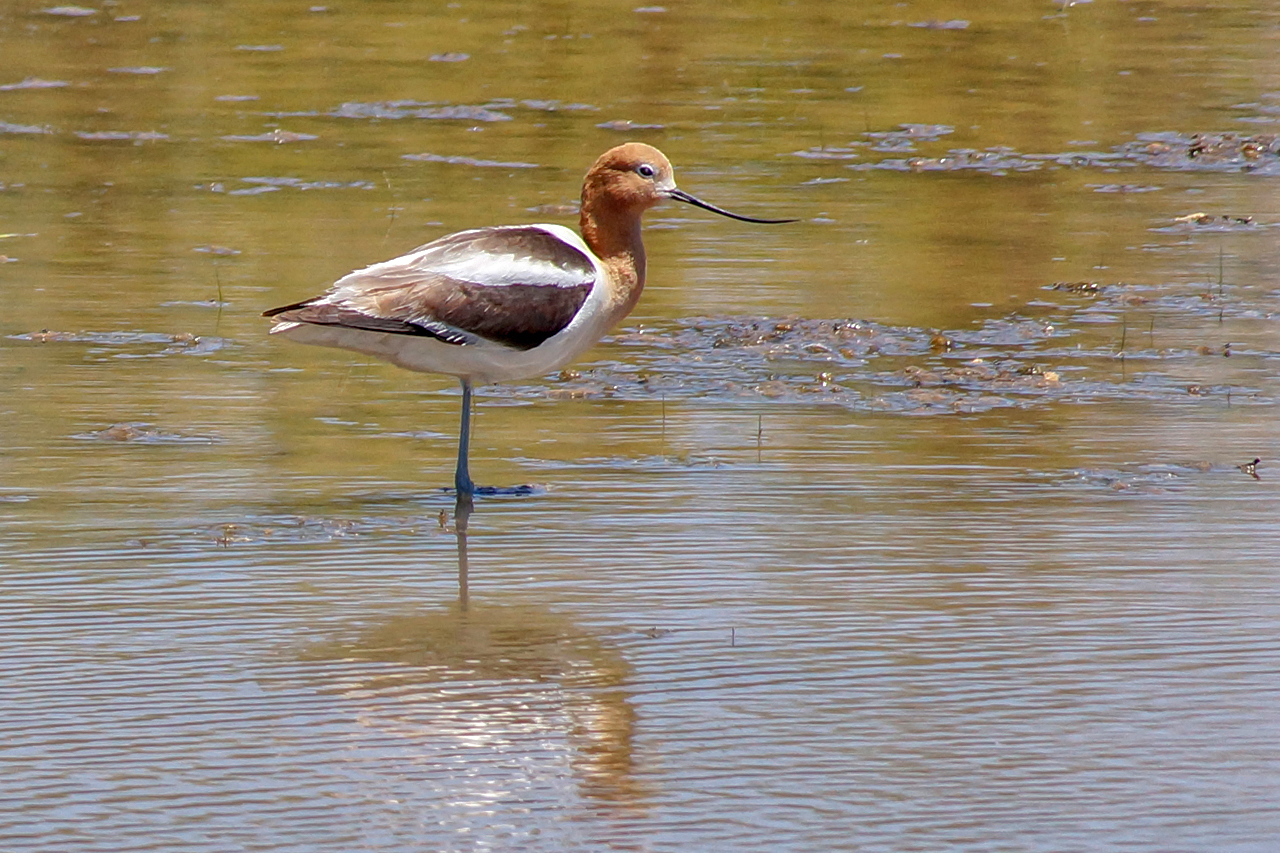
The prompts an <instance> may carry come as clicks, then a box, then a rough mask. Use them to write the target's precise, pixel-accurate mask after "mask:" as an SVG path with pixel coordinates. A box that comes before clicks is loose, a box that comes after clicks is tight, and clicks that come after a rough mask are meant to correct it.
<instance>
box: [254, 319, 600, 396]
mask: <svg viewBox="0 0 1280 853" xmlns="http://www.w3.org/2000/svg"><path fill="white" fill-rule="evenodd" d="M580 319H584V318H580ZM597 325H599V324H596V323H590V322H584V323H579V322H575V323H573V324H572V325H571V326H569V327H568V328H567V329H565V330H564V331H563V332H561V333H560V334H558V335H555V336H554V337H551V338H548V339H547V340H545V341H543V342H542V343H541V344H539V345H538V346H536V347H534V348H533V349H530V350H518V349H513V348H511V347H508V346H503V345H502V344H496V343H491V342H488V341H483V342H481V343H478V344H467V345H459V344H447V343H445V342H444V341H440V340H437V339H435V338H430V337H425V336H419V335H399V334H394V333H391V332H370V331H365V330H363V329H350V328H346V327H344V326H316V325H312V324H310V323H280V324H279V325H277V326H275V327H274V328H273V329H272V330H271V334H273V335H283V336H284V337H286V338H288V339H289V340H292V341H297V342H299V343H304V344H312V345H314V346H322V347H336V348H338V349H346V350H353V351H354V352H362V353H365V354H367V355H372V356H375V357H376V358H381V359H383V360H385V361H389V362H391V363H392V364H394V365H396V366H397V367H403V368H404V369H406V370H415V371H418V372H420V373H443V374H447V375H449V376H457V377H458V378H459V379H469V380H471V382H472V383H473V384H476V385H487V384H490V383H493V382H509V381H512V380H515V379H528V378H530V377H533V376H542V375H543V374H546V373H550V372H551V371H553V370H559V369H560V368H562V367H564V366H565V365H566V364H568V363H569V362H571V361H573V360H574V359H575V358H577V357H578V356H579V355H581V354H582V353H583V352H585V351H586V350H588V349H590V348H591V347H592V346H593V345H594V344H595V342H596V341H597V340H598V339H599V338H600V336H601V335H603V334H604V333H605V332H606V331H607V329H603V328H599V329H597V328H593V327H595V326H597Z"/></svg>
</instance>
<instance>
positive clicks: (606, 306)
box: [263, 142, 796, 499]
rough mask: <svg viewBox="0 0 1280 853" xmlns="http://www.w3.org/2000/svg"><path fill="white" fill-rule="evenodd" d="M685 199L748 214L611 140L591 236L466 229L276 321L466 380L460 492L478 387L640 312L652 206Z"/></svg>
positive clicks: (531, 372) (571, 349) (539, 365)
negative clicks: (643, 222)
mask: <svg viewBox="0 0 1280 853" xmlns="http://www.w3.org/2000/svg"><path fill="white" fill-rule="evenodd" d="M663 199H675V200H677V201H683V202H685V203H687V204H691V205H694V206H695V207H700V208H702V209H703V210H709V211H711V212H713V213H718V214H720V215H721V216H728V217H729V218H731V219H739V220H741V221H743V222H760V223H780V222H795V221H796V220H794V219H754V218H752V217H749V216H739V215H738V214H736V213H730V212H729V211H727V210H722V209H721V208H719V207H716V206H715V205H713V204H708V203H707V202H705V201H701V200H699V199H697V198H694V197H693V196H691V195H689V194H688V193H686V192H684V191H683V190H679V189H676V182H675V179H674V178H673V177H672V170H671V163H670V162H669V161H668V160H667V158H666V157H665V156H664V155H663V153H662V152H661V151H659V150H658V149H656V148H654V147H652V146H650V145H644V144H642V143H639V142H628V143H626V144H625V145H619V146H617V147H616V148H611V149H609V150H608V151H606V152H605V153H604V154H602V155H601V156H600V158H599V159H598V160H596V162H595V164H594V165H593V166H592V167H591V168H590V169H589V170H588V171H587V175H586V177H585V178H584V179H583V182H582V214H581V219H580V224H581V229H582V236H581V237H579V236H578V235H577V234H575V233H573V231H571V230H569V229H568V228H565V227H564V226H563V225H502V226H497V227H492V228H476V229H473V230H470V231H459V232H458V233H456V234H450V235H448V236H446V237H441V238H440V239H438V240H433V241H432V242H430V243H427V244H426V245H425V246H419V247H418V248H416V249H414V250H413V251H412V252H409V253H408V254H406V255H401V256H400V257H398V258H393V259H392V260H389V261H383V262H382V263H380V264H374V265H373V266H369V267H365V268H364V269H362V270H356V271H355V272H353V273H349V274H348V275H346V276H344V277H343V278H340V279H338V281H337V282H336V283H334V285H333V287H331V288H330V289H329V290H328V292H327V293H325V294H323V295H321V296H316V297H313V298H311V299H306V300H303V301H302V302H295V303H293V304H292V305H285V306H283V307H281V308H273V309H271V310H270V311H267V312H265V313H264V315H263V316H266V317H271V318H273V319H274V320H275V325H274V326H273V327H272V328H271V333H272V334H278V335H284V336H285V337H287V338H289V339H291V340H295V341H299V342H301V343H305V344H316V345H319V346H326V347H339V348H341V349H349V350H355V351H356V352H362V353H366V354H368V355H373V356H377V357H378V358H382V359H386V360H387V361H389V362H391V363H392V364H395V365H398V366H399V367H403V368H406V369H407V370H417V371H421V372H424V373H445V374H449V375H452V376H456V377H458V379H459V380H461V382H462V424H461V430H460V432H459V436H458V467H457V470H456V472H455V475H454V485H455V486H456V488H457V493H458V497H459V498H460V499H461V498H463V497H470V496H471V495H472V494H474V492H475V484H474V483H472V482H471V475H470V473H469V471H468V466H467V455H468V444H469V441H470V434H471V386H472V385H473V384H487V383H490V382H502V381H507V380H512V379H524V378H528V377H530V376H539V375H542V374H545V373H549V372H550V371H553V370H557V369H559V368H561V367H563V366H564V365H566V364H568V363H569V362H570V361H572V360H573V359H574V358H576V357H577V356H578V355H580V354H581V353H582V352H583V351H585V350H587V349H589V348H590V347H591V346H592V345H593V344H595V343H596V341H598V340H599V339H600V337H601V336H602V335H604V334H605V333H606V332H607V331H608V330H609V329H610V328H612V327H613V325H614V324H615V323H617V322H618V321H620V320H621V319H622V318H623V317H625V316H627V314H629V313H630V312H631V309H632V308H634V307H635V305H636V301H637V300H638V299H639V298H640V291H641V290H642V289H643V288H644V272H645V257H644V244H643V243H642V242H641V241H640V216H641V215H642V214H643V213H644V212H645V211H646V210H648V209H649V208H651V207H653V206H654V205H655V204H657V203H658V202H660V201H662V200H663Z"/></svg>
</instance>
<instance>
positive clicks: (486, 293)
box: [424, 282, 591, 350]
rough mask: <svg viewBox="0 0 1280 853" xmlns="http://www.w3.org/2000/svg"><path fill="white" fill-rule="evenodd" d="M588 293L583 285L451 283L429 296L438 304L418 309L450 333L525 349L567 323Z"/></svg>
mask: <svg viewBox="0 0 1280 853" xmlns="http://www.w3.org/2000/svg"><path fill="white" fill-rule="evenodd" d="M590 292H591V285H589V284H580V285H577V286H576V287H551V286H547V285H528V284H508V285H504V286H502V287H486V286H484V285H475V284H471V283H468V282H454V283H453V286H452V287H449V288H440V289H439V290H438V291H437V292H436V293H435V294H432V295H433V296H438V297H439V299H438V300H436V299H429V300H424V303H425V304H424V307H425V308H426V309H427V310H428V311H430V313H431V316H433V317H435V318H436V319H438V320H440V321H441V322H442V323H445V324H446V325H448V326H451V327H453V328H455V329H459V330H461V331H465V332H470V333H471V334H473V335H477V336H479V337H482V338H485V339H487V340H490V341H494V342H496V343H500V344H506V345H507V346H509V347H514V348H515V349H521V350H527V349H533V348H534V347H536V346H537V345H538V344H540V343H542V342H543V341H545V340H546V339H547V338H550V337H552V336H553V335H555V334H557V333H559V332H561V331H563V330H564V328H565V327H566V326H568V325H569V324H570V323H571V322H573V318H574V316H575V315H577V313H578V311H579V310H580V309H581V308H582V304H583V303H584V302H586V300H587V295H588V294H589V293H590Z"/></svg>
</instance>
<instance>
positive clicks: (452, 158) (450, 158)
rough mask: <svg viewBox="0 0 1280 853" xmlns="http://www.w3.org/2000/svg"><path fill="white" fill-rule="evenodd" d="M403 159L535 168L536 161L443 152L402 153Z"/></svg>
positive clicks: (510, 167) (451, 163) (511, 167)
mask: <svg viewBox="0 0 1280 853" xmlns="http://www.w3.org/2000/svg"><path fill="white" fill-rule="evenodd" d="M400 156H401V158H402V159H404V160H419V161H422V162H424V163H448V164H450V165H454V166H481V167H492V168H499V169H536V168H538V164H537V163H521V162H519V161H502V160H480V159H478V158H475V157H464V156H461V155H444V154H428V153H423V154H402V155H400Z"/></svg>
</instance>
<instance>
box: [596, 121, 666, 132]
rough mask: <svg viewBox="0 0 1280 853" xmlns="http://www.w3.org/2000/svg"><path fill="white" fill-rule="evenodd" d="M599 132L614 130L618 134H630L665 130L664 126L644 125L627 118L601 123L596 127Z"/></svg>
mask: <svg viewBox="0 0 1280 853" xmlns="http://www.w3.org/2000/svg"><path fill="white" fill-rule="evenodd" d="M596 127H598V128H600V129H601V130H616V131H618V132H619V133H631V132H633V131H641V130H666V129H667V126H666V125H665V124H644V123H642V122H638V121H632V120H631V119H629V118H620V119H613V120H612V121H602V122H600V123H599V124H597V125H596Z"/></svg>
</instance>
